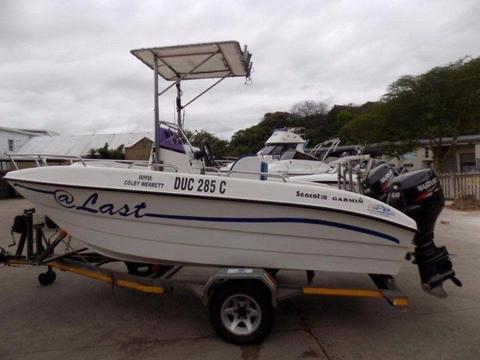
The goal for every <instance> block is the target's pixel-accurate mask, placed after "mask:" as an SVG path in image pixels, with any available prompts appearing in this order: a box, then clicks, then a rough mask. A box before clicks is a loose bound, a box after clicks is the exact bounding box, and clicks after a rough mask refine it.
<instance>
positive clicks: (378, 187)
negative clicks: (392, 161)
mask: <svg viewBox="0 0 480 360" xmlns="http://www.w3.org/2000/svg"><path fill="white" fill-rule="evenodd" d="M396 175H397V173H396V172H395V170H394V168H393V167H392V166H390V165H389V164H385V163H384V164H381V165H378V166H376V167H375V168H373V169H372V170H370V172H369V173H368V176H367V177H366V178H365V179H364V180H363V181H362V186H363V193H364V194H365V195H367V196H370V197H372V198H374V199H377V200H380V201H383V202H386V200H387V196H388V189H389V187H390V184H391V182H392V180H393V178H394V177H395V176H396Z"/></svg>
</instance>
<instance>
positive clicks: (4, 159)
mask: <svg viewBox="0 0 480 360" xmlns="http://www.w3.org/2000/svg"><path fill="white" fill-rule="evenodd" d="M55 135H58V134H57V133H55V132H53V131H48V130H32V129H16V128H9V127H0V169H4V168H8V166H9V158H8V156H7V153H15V152H17V151H18V150H19V149H20V148H21V147H23V146H24V145H25V144H26V143H27V142H28V140H30V139H31V138H33V137H36V136H46V137H51V136H55Z"/></svg>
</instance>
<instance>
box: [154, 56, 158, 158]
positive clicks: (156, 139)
mask: <svg viewBox="0 0 480 360" xmlns="http://www.w3.org/2000/svg"><path fill="white" fill-rule="evenodd" d="M153 59H154V67H153V83H154V92H153V93H154V100H155V110H154V112H155V115H154V116H155V162H156V163H159V161H160V160H159V159H160V115H159V110H158V58H157V55H156V54H155V53H153Z"/></svg>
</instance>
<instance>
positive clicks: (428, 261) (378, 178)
mask: <svg viewBox="0 0 480 360" xmlns="http://www.w3.org/2000/svg"><path fill="white" fill-rule="evenodd" d="M389 168H390V169H389ZM391 174H395V171H394V169H393V167H391V166H390V165H388V164H382V165H379V166H377V167H376V168H374V169H373V170H372V171H371V172H370V174H369V176H368V177H367V178H366V179H365V180H364V182H363V187H364V189H369V190H370V192H369V193H368V194H367V195H369V196H372V197H374V198H376V199H378V200H381V201H384V202H386V203H387V204H389V205H390V206H392V207H394V208H396V209H398V210H400V211H402V212H403V213H405V214H406V215H407V216H409V217H411V218H412V219H413V220H415V222H416V223H417V229H418V233H417V235H416V236H415V238H414V241H413V242H414V244H415V252H414V256H415V261H414V262H415V263H416V264H417V266H418V268H419V272H420V278H421V282H422V287H423V288H424V289H425V290H428V291H430V290H433V289H435V288H437V287H439V286H441V285H442V283H443V282H444V281H446V280H448V279H450V280H452V281H453V282H454V283H455V284H456V285H458V286H461V283H460V281H459V280H458V279H457V278H456V277H455V272H454V271H453V268H452V263H451V261H450V257H449V255H448V251H447V249H446V248H445V247H444V246H442V247H437V246H436V245H435V243H434V234H433V230H434V228H435V223H436V221H437V218H438V216H439V215H440V212H441V211H442V209H443V207H444V205H445V200H444V197H443V191H442V188H441V186H440V181H439V179H438V177H437V176H436V174H435V172H434V171H433V170H431V169H422V170H417V171H412V172H408V173H405V174H402V175H399V176H395V175H393V176H391Z"/></svg>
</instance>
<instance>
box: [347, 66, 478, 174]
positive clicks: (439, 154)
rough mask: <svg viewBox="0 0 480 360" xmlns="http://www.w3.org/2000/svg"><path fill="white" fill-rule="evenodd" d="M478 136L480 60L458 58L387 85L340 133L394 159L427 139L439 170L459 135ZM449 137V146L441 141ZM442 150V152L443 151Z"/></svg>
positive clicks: (349, 139)
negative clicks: (380, 145) (378, 144)
mask: <svg viewBox="0 0 480 360" xmlns="http://www.w3.org/2000/svg"><path fill="white" fill-rule="evenodd" d="M477 131H480V58H476V59H469V58H462V59H460V60H458V61H457V62H455V63H452V64H449V65H447V66H443V67H436V68H433V69H432V70H430V71H428V72H427V73H425V74H422V75H418V76H410V75H408V76H403V77H401V78H399V79H398V80H397V81H395V82H394V83H392V84H391V85H390V86H389V87H388V89H387V92H386V94H385V95H384V96H383V97H382V99H381V101H380V102H379V103H377V104H376V105H374V106H373V107H370V109H369V110H368V111H367V112H365V113H363V114H360V115H358V116H357V117H354V119H353V120H351V121H349V122H347V123H346V124H345V125H344V126H343V127H342V129H341V130H340V135H341V136H342V137H344V138H346V139H347V140H348V141H351V142H361V141H367V142H369V143H372V142H381V143H385V148H386V152H389V153H390V154H392V155H398V154H401V153H402V152H407V151H409V150H412V149H414V148H415V147H416V146H418V140H420V139H427V140H428V142H429V145H430V147H431V148H432V150H433V154H434V165H435V168H436V169H438V170H442V168H443V165H444V162H445V160H446V158H447V156H448V155H449V153H450V152H451V150H452V149H453V148H454V147H455V146H456V143H457V139H458V137H459V136H460V135H467V134H472V133H475V132H477ZM446 137H452V139H453V140H452V141H451V142H449V144H448V146H446V144H445V138H446ZM445 149H446V150H445Z"/></svg>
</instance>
